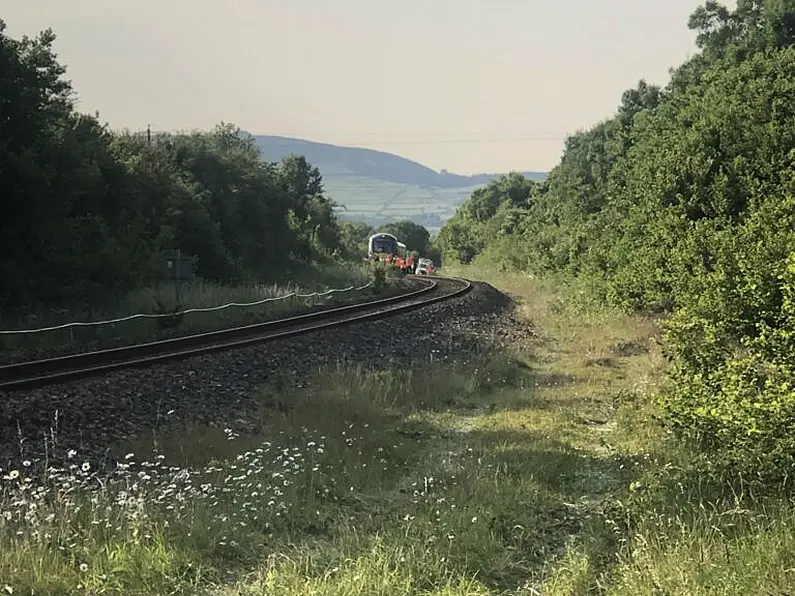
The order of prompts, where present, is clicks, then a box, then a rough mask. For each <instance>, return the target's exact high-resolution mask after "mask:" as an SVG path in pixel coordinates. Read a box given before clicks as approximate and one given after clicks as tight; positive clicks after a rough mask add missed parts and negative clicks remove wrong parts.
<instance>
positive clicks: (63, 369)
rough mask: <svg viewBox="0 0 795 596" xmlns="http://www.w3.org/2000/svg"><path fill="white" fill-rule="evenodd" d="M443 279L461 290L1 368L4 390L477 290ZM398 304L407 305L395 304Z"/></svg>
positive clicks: (373, 316)
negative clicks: (455, 284) (456, 285)
mask: <svg viewBox="0 0 795 596" xmlns="http://www.w3.org/2000/svg"><path fill="white" fill-rule="evenodd" d="M440 279H445V280H449V281H453V282H457V283H459V284H461V287H460V288H458V289H457V290H455V291H454V292H452V293H446V294H441V295H437V296H432V297H430V298H426V297H425V295H426V294H431V293H433V292H434V291H435V290H437V289H438V288H439V285H438V284H437V283H436V282H435V281H431V280H422V281H423V282H424V283H426V284H427V285H426V286H425V287H424V288H421V289H419V290H415V291H413V292H409V293H406V294H400V295H398V296H391V297H389V298H382V299H379V300H371V301H369V302H362V303H358V304H351V305H348V306H342V307H338V308H330V309H325V310H321V311H317V312H313V313H307V314H303V315H297V316H293V317H287V318H284V319H278V320H275V321H267V322H264V323H255V324H253V325H245V326H242V327H233V328H231V329H223V330H219V331H211V332H208V333H199V334H195V335H187V336H184V337H177V338H173V339H166V340H160V341H154V342H147V343H142V344H135V345H131V346H123V347H119V348H111V349H107V350H97V351H93V352H84V353H81V354H72V355H68V356H59V357H56V358H47V359H42V360H32V361H28V362H18V363H14V364H8V365H5V366H0V391H2V390H14V389H24V388H31V387H36V386H42V385H50V384H56V383H62V382H66V381H70V380H74V379H79V378H84V377H89V376H95V375H98V374H102V373H105V372H110V371H113V370H120V369H124V368H140V367H145V366H151V365H154V364H158V363H161V362H166V361H171V360H177V359H182V358H189V357H191V356H198V355H201V354H210V353H214V352H220V351H225V350H230V349H235V348H242V347H246V346H250V345H254V344H257V343H265V342H268V341H273V340H276V339H281V338H287V337H294V336H298V335H303V334H306V333H311V332H314V331H319V330H322V329H328V328H331V327H341V326H343V325H349V324H351V323H356V322H361V321H370V320H377V319H381V318H386V317H389V316H394V315H397V314H401V313H405V312H408V311H410V310H414V309H418V308H421V307H423V306H427V305H429V304H434V303H436V302H440V301H442V300H448V299H450V298H454V297H456V296H461V295H463V294H465V293H467V292H468V291H470V290H471V289H472V285H471V283H470V282H469V281H467V280H463V279H457V278H440ZM395 303H403V304H398V305H397V306H391V305H393V304H395ZM384 307H388V308H384ZM371 309H375V310H374V312H364V313H363V314H358V313H362V312H363V311H367V310H371ZM351 315H353V316H351ZM337 317H339V319H338V320H331V321H329V319H335V318H337ZM316 322H317V323H316Z"/></svg>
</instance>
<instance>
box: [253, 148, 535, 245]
mask: <svg viewBox="0 0 795 596" xmlns="http://www.w3.org/2000/svg"><path fill="white" fill-rule="evenodd" d="M253 138H254V141H255V142H256V144H257V146H258V147H259V148H260V150H261V151H262V153H263V154H264V156H265V157H266V159H268V160H271V161H275V160H279V159H281V158H283V157H285V156H287V155H290V154H298V155H303V156H305V157H306V158H307V160H308V161H309V162H310V163H311V164H312V165H313V166H315V167H317V168H318V169H319V170H320V172H321V174H322V175H323V185H324V187H325V189H326V191H327V193H328V194H329V195H330V196H331V197H332V198H333V199H334V200H335V201H336V202H337V203H339V204H340V205H341V206H342V208H341V209H340V212H341V214H342V215H343V216H345V217H348V218H350V219H357V220H361V221H366V222H367V223H369V224H371V225H380V224H383V223H386V222H389V221H395V220H401V219H410V220H412V221H414V222H416V223H419V224H421V225H423V226H425V227H426V228H428V229H429V230H431V231H435V230H437V229H439V228H440V227H441V226H442V225H443V224H444V222H445V221H447V219H449V218H450V217H451V216H452V215H453V213H455V210H456V208H457V207H458V206H459V205H461V203H463V202H464V201H465V200H466V199H467V198H469V196H470V195H471V194H472V192H473V191H474V190H475V189H477V188H480V187H482V186H483V185H485V184H487V183H488V182H489V181H490V180H492V179H494V178H496V177H497V176H498V174H476V175H473V176H462V175H458V174H451V173H449V172H446V171H442V172H437V171H435V170H433V169H431V168H429V167H427V166H424V165H422V164H419V163H417V162H415V161H411V160H409V159H406V158H404V157H400V156H398V155H394V154H392V153H386V152H384V151H376V150H373V149H364V148H360V147H341V146H337V145H330V144H327V143H315V142H313V141H307V140H303V139H293V138H288V137H277V136H263V135H253ZM523 174H524V175H525V176H527V177H528V178H531V179H533V180H543V179H545V177H546V173H544V172H523Z"/></svg>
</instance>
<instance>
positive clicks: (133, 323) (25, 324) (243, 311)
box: [0, 266, 370, 358]
mask: <svg viewBox="0 0 795 596" xmlns="http://www.w3.org/2000/svg"><path fill="white" fill-rule="evenodd" d="M299 277H300V278H302V279H300V281H299V282H289V281H288V282H285V283H280V284H248V285H237V286H225V285H219V284H215V283H211V282H207V281H204V280H195V281H191V282H183V283H181V284H180V287H179V304H177V296H176V293H175V286H174V284H173V283H170V282H169V283H166V282H164V283H161V284H158V285H157V286H154V287H150V288H140V289H137V290H134V291H132V292H130V293H129V294H127V295H126V296H125V297H123V298H122V299H121V300H120V301H119V302H118V303H117V304H114V305H110V306H107V307H105V308H97V309H93V310H88V311H75V310H69V309H64V310H61V311H58V312H43V313H38V314H35V315H29V316H26V317H24V318H13V319H9V318H0V329H3V330H14V329H39V328H46V327H56V326H59V325H64V324H66V323H72V322H93V321H108V320H113V319H119V318H124V317H128V316H130V315H133V314H158V313H168V312H174V310H175V309H177V307H178V306H179V310H187V309H191V308H213V307H217V306H221V305H224V304H229V303H233V302H234V303H251V302H258V301H261V300H264V299H268V298H279V297H281V296H286V295H288V294H291V293H293V292H294V293H297V294H311V293H313V292H322V291H325V290H326V289H330V288H346V287H349V286H355V287H360V286H363V285H365V284H366V283H367V282H368V281H369V280H370V273H369V271H368V270H367V269H366V268H365V267H358V266H352V267H350V268H342V267H340V266H335V267H330V270H329V271H326V272H323V273H317V278H316V279H315V280H312V279H307V278H308V277H309V273H308V272H307V271H304V272H302V273H301V275H300V276H299ZM321 282H323V283H321ZM326 284H328V285H326ZM365 294H368V295H369V294H370V292H365ZM361 299H362V292H354V291H351V292H341V293H332V294H329V295H327V296H316V297H308V298H299V297H290V298H287V299H283V300H275V301H272V302H265V303H263V304H261V305H256V306H246V307H237V306H232V307H229V308H226V309H223V310H217V311H211V312H199V313H188V314H186V315H184V317H183V318H182V320H181V321H180V323H179V325H178V326H175V327H169V326H168V325H164V323H167V322H168V320H167V319H166V318H162V319H156V318H136V319H132V320H129V321H123V322H119V323H113V324H105V325H96V326H87V327H69V328H66V329H56V330H52V331H43V332H40V333H33V334H13V335H0V355H2V356H5V357H6V358H9V357H13V356H14V355H19V354H24V353H26V352H33V353H35V352H36V351H39V350H53V349H59V348H60V349H68V348H76V347H81V346H90V345H93V344H96V343H98V342H103V343H107V342H112V343H130V342H140V341H147V340H153V339H158V338H163V337H169V336H173V335H176V334H188V333H197V332H201V331H209V330H213V329H221V328H224V327H231V326H235V325H245V324H248V323H254V322H258V321H264V320H270V319H275V318H279V317H283V316H288V315H290V314H297V313H299V312H301V311H304V310H307V309H308V308H310V307H314V306H318V305H332V304H337V303H340V302H344V301H350V300H361Z"/></svg>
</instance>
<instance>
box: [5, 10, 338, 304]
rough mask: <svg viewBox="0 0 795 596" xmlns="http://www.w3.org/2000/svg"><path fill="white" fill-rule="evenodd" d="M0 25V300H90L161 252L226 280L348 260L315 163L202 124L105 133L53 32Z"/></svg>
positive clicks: (131, 277)
mask: <svg viewBox="0 0 795 596" xmlns="http://www.w3.org/2000/svg"><path fill="white" fill-rule="evenodd" d="M4 27H5V26H4V24H3V23H2V21H0V139H2V141H0V188H2V201H0V278H2V280H3V283H2V285H0V307H2V308H3V309H4V310H5V311H6V312H9V311H11V310H16V309H30V308H34V307H38V306H41V305H43V304H49V305H64V304H65V303H76V302H79V303H83V304H96V303H100V302H103V301H107V300H110V299H112V298H113V297H115V296H118V295H119V294H120V293H122V292H124V291H126V290H129V289H131V288H134V287H139V286H142V285H146V284H149V283H153V282H156V281H158V280H159V279H162V277H163V266H164V259H163V256H164V253H166V252H168V251H170V250H173V249H180V250H181V251H182V252H183V253H184V254H187V255H195V256H197V257H198V269H197V274H198V275H199V276H201V277H203V278H205V279H208V280H213V281H218V282H222V283H231V282H239V281H270V280H272V279H274V278H276V277H278V276H280V275H284V274H285V272H287V271H289V270H290V268H291V266H292V265H293V264H296V265H297V264H306V263H317V262H320V261H322V260H324V259H328V258H331V257H332V256H334V255H337V256H347V253H348V249H347V247H346V245H345V244H344V241H345V240H344V238H343V234H342V231H341V228H340V225H339V222H338V220H337V218H336V216H335V214H334V210H333V207H334V205H333V203H332V201H330V200H329V199H328V198H327V197H326V196H325V194H324V192H323V186H322V180H321V176H320V173H319V172H318V170H317V169H316V168H313V167H312V166H311V165H310V164H309V163H307V161H306V160H305V159H304V158H303V157H298V156H289V157H285V158H284V159H282V160H281V161H280V162H279V163H267V162H265V161H263V160H262V159H261V156H260V153H259V151H258V150H257V148H256V147H255V145H254V143H253V140H251V139H245V138H243V136H242V135H240V134H239V132H238V130H236V129H235V128H234V127H232V126H229V125H225V124H221V125H219V126H218V127H217V128H216V129H215V130H213V131H211V132H209V133H193V134H181V135H156V136H155V137H154V138H147V137H143V136H140V135H132V134H127V133H124V134H116V133H112V132H110V131H109V130H108V129H107V127H106V126H103V125H101V124H100V122H99V121H98V119H97V117H92V116H86V115H83V114H79V113H77V112H76V111H75V109H74V105H73V100H74V98H73V93H72V89H71V87H70V84H69V83H68V82H66V81H65V80H64V79H63V75H64V73H65V69H64V68H63V67H62V66H61V65H60V64H59V63H58V62H57V59H56V56H55V55H54V53H53V51H52V43H53V41H54V35H53V33H52V32H51V31H46V32H44V33H42V34H41V35H39V36H38V37H36V38H35V39H31V38H27V37H24V38H22V39H21V40H15V39H12V38H10V37H8V36H6V35H5V34H4V33H3V30H4Z"/></svg>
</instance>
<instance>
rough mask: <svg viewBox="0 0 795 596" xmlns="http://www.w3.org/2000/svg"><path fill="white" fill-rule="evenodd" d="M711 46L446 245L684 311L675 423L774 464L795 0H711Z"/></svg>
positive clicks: (788, 395) (715, 455)
mask: <svg viewBox="0 0 795 596" xmlns="http://www.w3.org/2000/svg"><path fill="white" fill-rule="evenodd" d="M689 26H690V28H691V29H694V30H695V31H696V33H697V42H698V45H699V47H700V50H701V51H700V52H699V53H698V54H697V55H696V56H695V57H694V58H692V59H691V60H689V61H688V62H687V63H685V64H683V65H682V66H680V67H679V68H678V69H676V70H675V71H673V73H672V78H671V81H670V83H669V84H668V85H667V86H666V87H665V88H663V89H660V88H657V87H654V86H652V85H648V84H647V83H646V82H645V81H641V82H640V84H639V85H638V86H637V88H635V89H632V90H628V91H626V92H625V93H624V95H623V97H622V98H621V104H620V106H619V108H618V111H617V113H616V114H615V115H614V116H613V117H611V118H610V119H608V120H605V121H603V122H601V123H599V124H598V125H596V126H595V127H593V128H592V129H591V130H589V131H586V132H581V133H578V134H575V135H572V136H570V137H569V138H568V140H567V142H566V146H565V151H564V155H563V157H562V160H561V162H560V164H559V165H558V166H557V167H556V168H555V169H554V170H553V171H552V172H551V174H550V177H549V179H548V180H546V181H544V182H543V183H541V184H539V183H534V182H531V181H529V180H525V179H523V177H522V176H520V175H517V174H513V175H510V176H506V177H504V178H503V179H502V180H499V181H495V182H493V183H491V184H490V185H489V186H488V187H486V188H485V189H482V190H479V191H478V192H476V193H474V194H473V195H472V197H471V198H470V199H469V200H468V201H467V203H466V204H464V205H463V206H462V208H461V209H460V210H459V211H458V213H457V214H456V216H455V217H454V218H453V219H451V220H450V221H449V222H448V224H447V225H446V226H445V228H444V229H443V230H442V231H441V232H440V242H441V245H442V247H443V250H444V251H445V254H446V256H448V257H450V258H455V259H456V260H459V261H461V262H469V261H471V260H473V259H476V258H477V259H479V260H483V261H486V262H489V263H491V264H493V265H494V266H498V267H506V268H513V269H518V270H526V271H532V272H535V273H542V274H543V273H551V272H555V273H557V274H559V273H564V274H569V275H574V276H577V277H579V279H580V280H581V281H584V282H586V283H588V284H589V286H590V287H591V288H592V289H593V290H594V291H596V292H597V294H598V296H599V297H600V298H601V299H603V300H606V301H608V302H610V303H613V304H617V305H621V306H623V307H625V308H628V309H634V310H639V311H652V312H661V313H667V314H670V318H669V320H668V325H667V344H666V345H667V350H668V353H669V356H670V358H671V362H672V366H671V375H672V379H673V381H674V382H673V383H672V387H671V389H670V390H669V391H667V392H666V395H665V396H664V398H663V404H664V406H665V408H666V411H667V413H668V423H669V424H670V426H671V428H672V429H673V430H674V431H676V433H677V434H678V435H679V436H681V437H684V438H686V439H688V440H691V441H693V442H694V443H695V444H697V445H698V446H700V447H701V448H702V452H703V453H706V454H708V457H709V460H710V461H711V462H713V463H715V462H717V463H718V464H720V466H721V468H722V469H726V468H727V467H728V468H730V469H733V470H735V471H739V472H740V473H743V474H749V473H750V474H752V475H761V476H762V477H764V478H766V479H768V480H770V479H773V478H777V477H787V475H788V474H789V473H791V468H792V465H793V454H795V439H793V437H792V434H791V431H790V427H791V422H792V420H793V415H795V368H794V367H793V365H795V360H794V359H793V356H792V354H793V353H795V352H793V347H795V342H793V337H795V310H793V309H794V308H795V307H793V304H794V303H795V302H793V301H794V300H795V268H793V265H792V263H793V254H794V253H795V47H793V45H794V44H795V0H766V1H760V0H739V2H738V4H737V8H736V10H734V11H731V10H729V9H727V8H725V7H723V6H721V5H719V4H717V3H715V2H707V3H706V4H705V5H704V6H702V7H701V8H699V9H698V10H697V11H696V12H695V13H694V14H693V15H692V17H691V19H690V23H689Z"/></svg>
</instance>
